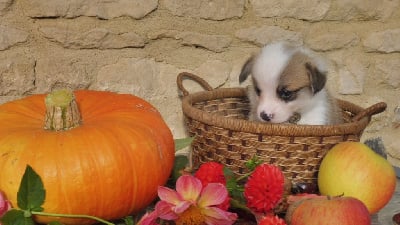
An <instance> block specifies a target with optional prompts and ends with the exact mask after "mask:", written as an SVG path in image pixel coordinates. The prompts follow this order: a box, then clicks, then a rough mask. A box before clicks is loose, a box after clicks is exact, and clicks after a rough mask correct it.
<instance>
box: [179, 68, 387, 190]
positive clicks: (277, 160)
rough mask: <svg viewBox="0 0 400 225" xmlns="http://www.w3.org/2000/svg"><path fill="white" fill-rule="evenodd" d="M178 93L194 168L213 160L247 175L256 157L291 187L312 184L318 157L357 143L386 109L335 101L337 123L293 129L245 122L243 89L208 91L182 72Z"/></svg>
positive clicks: (246, 103)
mask: <svg viewBox="0 0 400 225" xmlns="http://www.w3.org/2000/svg"><path fill="white" fill-rule="evenodd" d="M184 79H191V80H193V81H195V82H197V83H199V84H200V85H201V86H202V87H203V88H204V89H205V91H201V92H197V93H193V94H189V92H188V91H187V90H186V89H185V88H184V86H183V80H184ZM177 85H178V88H179V89H180V90H181V91H182V93H183V98H182V110H183V114H184V117H185V123H186V127H187V130H188V132H189V135H190V136H195V139H194V140H193V142H192V146H191V147H192V160H193V165H194V167H195V168H196V167H198V166H199V165H200V164H202V163H205V162H209V161H216V162H219V163H222V164H224V165H225V166H226V167H228V168H230V169H231V170H232V171H233V172H234V173H236V174H237V175H243V174H246V173H248V172H249V171H248V170H247V168H246V166H245V163H246V162H247V161H248V160H249V159H252V158H253V157H254V156H257V158H258V159H260V160H262V161H264V162H266V163H269V164H274V165H277V166H279V167H280V168H281V170H282V172H283V173H284V174H285V177H286V178H288V179H289V180H290V181H291V182H292V183H315V184H316V182H317V174H318V169H319V165H320V163H321V161H322V158H323V157H324V155H325V154H326V153H327V151H328V150H329V149H331V148H332V147H333V146H334V145H336V144H337V143H339V142H343V141H359V140H360V136H361V134H362V133H363V131H364V129H365V128H366V127H367V125H368V123H369V122H370V120H371V116H372V115H374V114H377V113H380V112H383V111H384V110H385V109H386V104H385V103H383V102H380V103H377V104H375V105H372V106H371V107H368V108H366V109H364V108H361V107H359V106H357V105H355V104H352V103H350V102H347V101H344V100H339V99H338V100H337V101H338V105H339V106H340V108H341V109H342V112H343V119H344V121H345V122H344V123H343V124H337V125H323V126H322V125H294V124H270V123H260V122H253V121H248V120H247V116H248V113H249V108H250V107H249V101H248V99H247V95H246V93H247V90H246V88H219V89H213V88H212V87H211V86H210V85H209V84H208V83H207V82H206V81H204V80H203V79H202V78H200V77H198V76H196V75H194V74H191V73H187V72H183V73H180V74H179V75H178V77H177Z"/></svg>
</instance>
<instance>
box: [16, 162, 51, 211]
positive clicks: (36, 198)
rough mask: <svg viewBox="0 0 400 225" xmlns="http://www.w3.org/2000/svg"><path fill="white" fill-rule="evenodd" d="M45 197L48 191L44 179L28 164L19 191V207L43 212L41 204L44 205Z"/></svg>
mask: <svg viewBox="0 0 400 225" xmlns="http://www.w3.org/2000/svg"><path fill="white" fill-rule="evenodd" d="M45 197H46V191H45V190H44V187H43V182H42V179H41V178H40V176H39V175H38V174H37V173H36V172H35V171H34V170H33V169H32V167H30V166H29V165H27V166H26V169H25V173H24V175H23V176H22V180H21V184H20V186H19V190H18V193H17V203H18V207H19V208H20V209H24V210H28V211H31V210H33V211H37V212H41V211H43V208H42V207H41V205H43V203H44V199H45Z"/></svg>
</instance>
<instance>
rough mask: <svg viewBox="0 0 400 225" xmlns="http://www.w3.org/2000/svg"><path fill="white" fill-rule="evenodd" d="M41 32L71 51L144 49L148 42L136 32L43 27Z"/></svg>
mask: <svg viewBox="0 0 400 225" xmlns="http://www.w3.org/2000/svg"><path fill="white" fill-rule="evenodd" d="M39 31H40V32H41V33H42V34H43V36H44V37H46V38H47V39H49V40H51V41H54V42H57V43H59V44H61V45H62V46H63V47H64V48H71V49H91V48H99V49H120V48H129V47H134V48H136V47H144V45H145V43H146V40H145V39H144V38H142V37H141V36H139V35H138V34H136V33H134V32H126V33H113V32H111V31H109V30H107V29H103V28H94V29H90V30H88V31H78V30H71V29H68V28H67V27H61V26H59V27H42V28H40V29H39Z"/></svg>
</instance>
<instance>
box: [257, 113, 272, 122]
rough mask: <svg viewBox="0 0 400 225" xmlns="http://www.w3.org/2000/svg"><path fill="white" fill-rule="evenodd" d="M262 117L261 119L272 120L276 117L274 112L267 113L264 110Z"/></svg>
mask: <svg viewBox="0 0 400 225" xmlns="http://www.w3.org/2000/svg"><path fill="white" fill-rule="evenodd" d="M260 117H261V119H263V120H264V121H270V120H271V119H272V118H274V114H272V113H269V114H268V113H265V112H264V111H262V112H261V113H260Z"/></svg>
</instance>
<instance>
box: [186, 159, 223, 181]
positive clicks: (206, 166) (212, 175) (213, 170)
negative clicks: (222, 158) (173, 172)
mask: <svg viewBox="0 0 400 225" xmlns="http://www.w3.org/2000/svg"><path fill="white" fill-rule="evenodd" d="M194 176H195V177H197V179H199V180H200V181H201V183H202V185H203V187H205V186H207V184H209V183H220V184H223V185H226V180H225V176H224V166H223V165H222V164H220V163H217V162H207V163H203V164H201V166H200V167H199V169H198V170H197V171H196V173H195V174H194Z"/></svg>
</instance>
